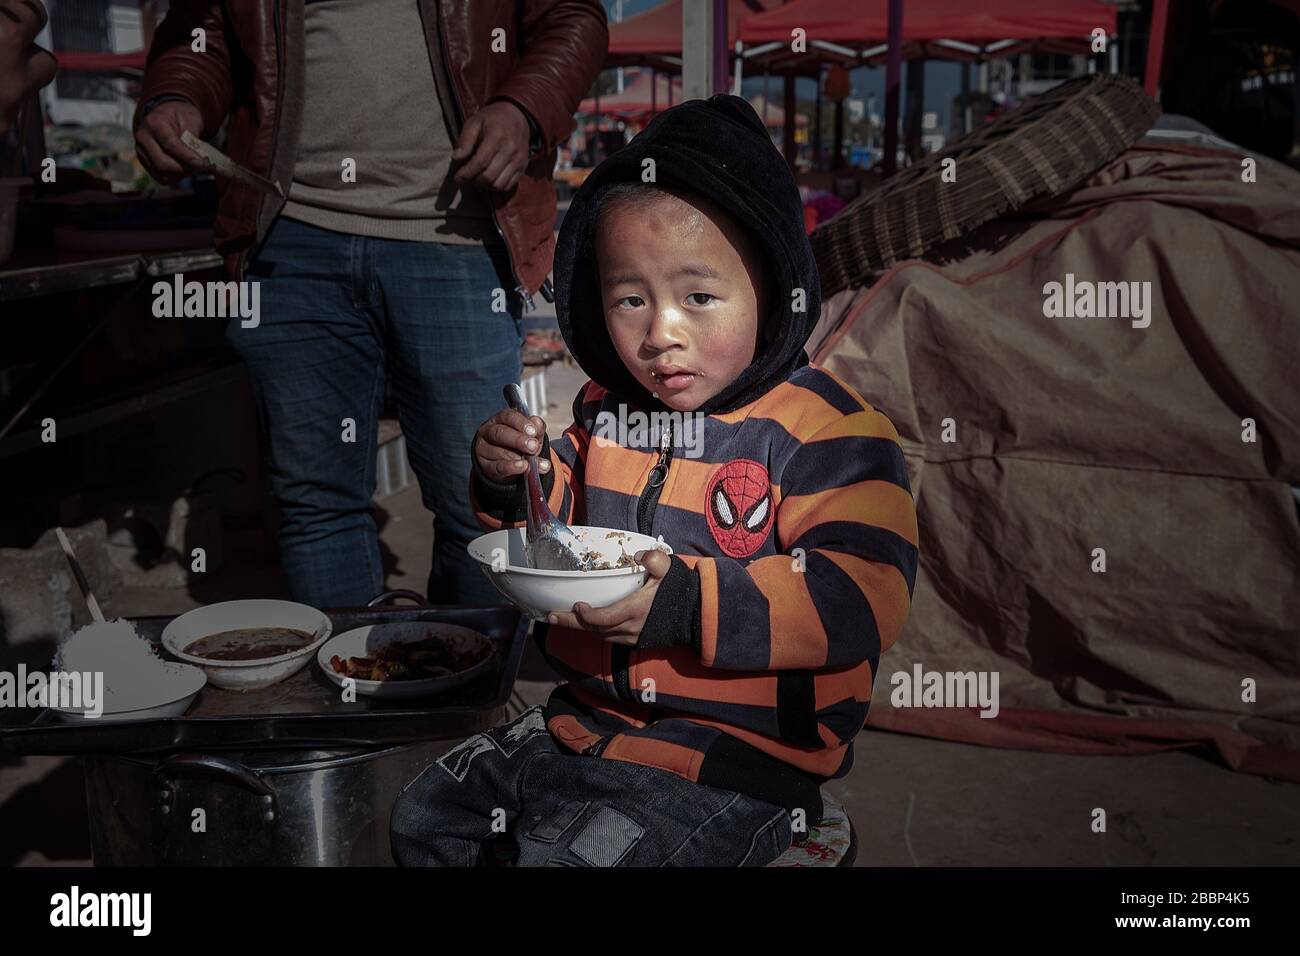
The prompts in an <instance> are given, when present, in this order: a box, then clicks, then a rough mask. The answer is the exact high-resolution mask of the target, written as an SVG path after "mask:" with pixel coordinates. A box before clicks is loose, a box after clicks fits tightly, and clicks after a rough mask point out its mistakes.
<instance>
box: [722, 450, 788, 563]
mask: <svg viewBox="0 0 1300 956" xmlns="http://www.w3.org/2000/svg"><path fill="white" fill-rule="evenodd" d="M705 514H706V515H708V519H709V531H710V532H711V533H712V534H713V540H714V541H716V542H717V543H718V547H720V548H721V549H722V552H723V553H724V554H726V555H728V556H730V557H733V558H747V557H749V556H750V555H751V554H753V553H754V552H756V551H757V550H758V549H759V548H761V547H762V546H763V542H764V541H766V540H767V532H768V529H769V527H770V526H771V524H772V483H771V480H770V479H769V478H768V474H767V469H766V468H764V467H763V466H762V465H760V464H759V463H758V462H756V461H751V460H750V459H748V458H737V459H736V460H735V461H729V462H727V463H726V464H725V465H722V466H721V467H719V468H718V470H717V471H715V472H714V473H713V478H712V479H711V480H710V481H709V505H708V507H707V508H705Z"/></svg>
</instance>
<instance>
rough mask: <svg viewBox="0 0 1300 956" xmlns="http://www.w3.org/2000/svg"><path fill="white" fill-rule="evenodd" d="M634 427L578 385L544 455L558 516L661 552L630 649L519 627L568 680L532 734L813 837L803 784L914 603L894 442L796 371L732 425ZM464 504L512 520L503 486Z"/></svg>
mask: <svg viewBox="0 0 1300 956" xmlns="http://www.w3.org/2000/svg"><path fill="white" fill-rule="evenodd" d="M635 411H636V409H635V408H633V407H630V406H628V405H626V404H625V403H623V402H621V401H620V400H619V399H618V398H617V397H616V396H614V395H613V394H611V393H609V392H607V391H606V390H605V389H604V388H602V387H601V386H599V385H597V384H595V383H594V382H589V383H588V384H587V385H586V386H585V387H584V388H583V390H582V391H581V392H580V394H579V395H578V397H577V399H576V401H575V402H574V422H573V424H572V425H571V426H570V427H569V428H568V430H567V431H566V432H565V433H564V435H563V437H562V438H560V439H559V440H557V441H555V442H553V443H550V442H548V443H547V446H548V447H547V448H545V449H544V450H543V453H544V454H546V455H549V457H550V460H551V466H552V467H551V471H550V472H549V473H548V474H547V475H545V476H544V478H545V480H544V487H546V488H547V493H548V498H549V503H550V506H551V508H552V510H553V511H554V512H555V513H556V515H557V516H559V517H560V518H561V520H563V521H566V522H568V523H570V524H581V525H593V526H598V527H609V528H623V529H628V530H637V531H641V532H643V533H647V534H652V535H655V536H662V537H663V539H664V540H665V541H666V542H667V543H668V544H669V545H671V547H672V549H673V551H674V557H673V561H672V569H671V570H670V572H669V573H668V575H667V577H665V578H664V580H663V581H662V582H661V585H660V588H659V592H658V594H657V595H656V599H655V602H654V607H653V608H652V610H651V612H650V615H649V618H648V620H647V622H646V626H645V628H644V630H643V632H642V634H641V637H640V640H639V641H638V644H637V646H635V647H628V646H625V645H619V644H612V643H609V642H606V641H604V640H602V639H601V638H600V637H599V636H598V635H596V634H593V633H590V632H587V631H575V630H569V629H565V628H560V627H550V626H547V625H545V624H540V623H539V624H538V625H536V628H535V634H536V638H537V641H538V644H539V647H540V648H541V650H542V652H543V654H544V655H545V657H546V658H547V660H548V661H549V662H550V663H551V665H552V666H553V667H555V668H556V669H557V670H558V671H559V672H560V673H561V674H562V675H563V676H564V677H566V678H567V680H568V683H567V684H565V685H562V686H561V687H560V688H558V689H557V690H556V692H555V693H554V695H553V696H552V698H551V701H550V702H549V704H548V707H547V725H548V728H549V729H550V731H551V733H552V734H553V735H554V736H555V737H556V738H557V739H558V740H559V741H560V742H562V743H563V744H564V745H565V746H567V747H569V748H571V749H572V750H574V751H577V752H580V753H585V754H590V755H593V756H596V755H598V756H600V757H604V758H607V759H614V760H628V761H632V762H635V763H639V764H646V765H650V766H654V767H659V768H662V769H664V770H668V771H671V772H673V773H676V774H680V775H681V776H684V777H687V778H688V779H691V780H695V781H698V782H700V783H705V784H708V785H711V786H717V787H720V788H724V789H730V790H737V791H740V792H742V793H746V794H749V795H751V796H755V797H758V798H761V799H766V800H768V801H770V802H773V803H777V804H780V805H784V806H786V807H788V808H790V809H795V808H803V809H804V810H806V811H808V815H809V816H810V817H811V818H812V820H813V822H815V821H816V819H818V818H819V817H820V807H821V804H820V796H819V793H818V791H819V784H820V782H821V781H824V780H825V779H828V778H832V777H837V776H842V775H843V774H844V773H846V772H847V771H848V769H849V767H850V766H851V764H852V755H853V739H854V737H855V735H856V734H857V733H858V731H859V730H861V729H862V726H863V724H864V722H865V721H866V715H867V708H868V706H869V704H870V701H871V692H872V684H873V680H874V676H875V673H876V668H877V664H878V661H879V659H880V654H881V652H882V651H884V650H886V649H887V648H888V647H889V646H890V645H891V644H893V642H894V641H895V640H896V639H897V638H898V635H899V632H900V631H901V629H902V627H903V623H904V621H905V620H906V618H907V614H908V611H909V608H910V604H911V592H912V587H913V583H914V580H915V575H916V566H917V523H916V512H915V508H914V504H913V500H912V495H911V492H910V488H909V484H908V478H907V470H906V466H905V464H904V460H903V454H902V451H901V449H900V447H899V444H898V435H897V433H896V432H895V431H894V428H893V426H892V425H891V424H890V422H889V420H888V419H887V418H886V417H885V416H884V415H883V414H881V413H880V412H878V411H876V410H875V409H873V408H872V407H871V406H870V405H868V404H867V403H866V402H865V401H863V399H862V398H861V397H860V396H859V395H858V394H857V393H856V392H855V391H854V390H853V389H852V388H850V387H849V386H848V385H846V384H844V383H843V382H841V381H840V380H838V379H837V378H835V377H834V376H833V375H831V374H830V373H829V372H827V371H825V370H823V369H820V368H817V367H815V366H811V365H805V366H803V367H801V368H799V369H797V370H796V371H795V372H794V373H793V374H792V375H790V376H789V378H787V379H786V380H784V381H781V382H779V383H777V384H776V385H775V386H773V387H772V388H770V389H769V390H768V391H766V392H765V393H764V394H762V395H761V396H760V397H759V398H757V399H756V400H754V401H752V402H750V403H749V404H747V405H744V406H743V407H740V408H738V409H736V410H734V411H729V412H726V413H721V414H712V415H705V416H699V417H692V416H691V415H690V414H689V413H686V414H682V413H672V414H666V413H665V414H666V417H660V418H658V420H657V424H658V425H660V426H666V427H661V428H659V429H658V431H659V432H660V434H655V432H654V429H653V428H652V429H647V430H645V431H648V432H649V434H645V432H642V433H637V431H636V429H635V427H633V428H632V429H631V431H629V429H628V427H626V426H627V425H628V424H634V425H639V424H640V423H641V422H640V421H639V420H637V419H635V418H633V417H632V416H633V414H634V413H635ZM652 421H653V417H652ZM620 422H621V423H624V426H625V427H623V428H622V429H620V428H617V427H613V426H615V425H616V424H618V423H620ZM691 428H695V429H696V431H695V432H690V431H688V429H691ZM665 433H666V434H665ZM665 437H666V439H667V440H664V439H665ZM647 438H648V439H649V440H646V439H647ZM471 494H472V496H473V498H474V503H475V507H476V509H477V511H478V515H479V520H480V522H481V523H482V524H483V526H484V527H485V528H487V529H489V530H493V529H496V528H500V527H504V526H507V525H518V524H522V523H523V513H522V509H523V499H522V496H521V495H520V494H519V492H518V489H517V488H511V487H509V486H501V485H496V486H493V485H491V483H488V482H484V481H482V480H481V478H480V477H478V476H476V477H475V478H474V480H472V481H471Z"/></svg>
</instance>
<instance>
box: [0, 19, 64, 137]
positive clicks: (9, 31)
mask: <svg viewBox="0 0 1300 956" xmlns="http://www.w3.org/2000/svg"><path fill="white" fill-rule="evenodd" d="M49 18H50V17H49V14H47V13H46V12H45V4H43V3H41V2H40V0H0V135H3V134H4V133H7V132H9V124H10V123H12V122H13V121H14V118H15V117H16V116H17V114H18V107H19V106H21V105H22V102H23V99H24V98H25V97H26V96H27V94H28V93H30V92H31V91H32V90H39V89H40V88H41V87H42V86H44V85H45V84H46V83H48V82H50V80H52V79H54V72H55V70H56V69H57V68H58V65H59V62H58V60H56V59H55V58H54V54H53V53H51V52H50V51H49V50H47V49H45V48H44V47H39V46H37V45H36V35H37V34H38V33H40V32H41V31H42V30H43V29H45V23H46V21H47V20H49Z"/></svg>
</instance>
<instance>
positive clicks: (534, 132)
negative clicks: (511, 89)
mask: <svg viewBox="0 0 1300 956" xmlns="http://www.w3.org/2000/svg"><path fill="white" fill-rule="evenodd" d="M488 102H489V103H509V104H510V105H511V106H513V107H514V108H515V109H517V110H519V112H521V113H523V114H524V120H525V121H526V122H527V123H528V158H529V160H534V159H536V158H537V157H538V156H541V155H542V153H544V152H545V151H546V150H545V147H546V137H545V136H544V135H543V134H542V127H541V126H540V125H538V123H537V120H536V118H534V116H533V114H532V113H530V112H528V108H527V107H525V106H524V104H522V103H520V102H519V101H518V100H516V99H514V98H513V97H510V96H495V97H493V98H492V99H490V100H488Z"/></svg>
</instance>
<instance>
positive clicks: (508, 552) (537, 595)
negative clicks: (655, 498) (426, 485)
mask: <svg viewBox="0 0 1300 956" xmlns="http://www.w3.org/2000/svg"><path fill="white" fill-rule="evenodd" d="M573 533H574V534H575V535H577V536H578V540H580V541H581V542H582V543H583V545H584V546H586V547H587V548H589V549H590V550H592V551H595V552H596V553H597V554H599V555H600V558H601V560H602V561H605V562H612V561H616V560H618V559H619V558H620V557H621V556H623V555H628V556H632V555H635V554H636V553H637V552H638V551H648V550H649V549H651V548H658V549H659V550H661V551H663V552H665V553H667V554H672V553H673V550H672V548H670V547H668V545H666V544H664V543H663V542H662V541H659V540H658V539H656V538H652V537H650V536H649V535H646V534H638V533H637V532H635V531H623V530H621V529H618V528H592V527H587V526H585V525H577V526H575V527H574V528H573ZM611 535H612V536H611ZM525 541H526V536H525V532H524V529H523V528H506V529H503V530H501V531H490V532H488V533H487V534H485V535H481V536H480V537H477V538H475V539H474V540H473V541H471V542H470V543H469V553H470V555H471V556H472V557H473V558H474V560H476V561H477V562H478V563H479V566H480V567H481V568H482V569H483V573H484V574H486V575H487V577H488V580H489V581H491V582H492V584H493V585H495V587H496V589H497V590H498V591H500V592H501V593H502V594H504V595H505V596H506V598H507V599H508V600H509V601H510V603H511V604H514V605H515V606H516V607H518V608H519V609H520V610H521V611H523V612H524V613H525V614H527V615H528V616H529V617H531V618H533V619H534V620H539V621H544V620H546V615H547V614H548V613H550V612H551V611H572V610H573V605H575V604H577V603H578V602H579V601H582V602H584V603H586V604H590V605H591V606H592V607H608V606H609V605H611V604H614V603H615V602H617V601H621V600H623V598H625V597H628V596H630V595H632V594H634V593H635V592H636V591H637V589H638V588H640V587H641V586H642V585H643V584H645V578H646V570H645V568H643V567H640V566H635V567H626V568H613V569H611V570H608V571H543V570H540V569H538V568H530V567H528V560H527V558H526V557H525V556H524V544H525Z"/></svg>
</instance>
